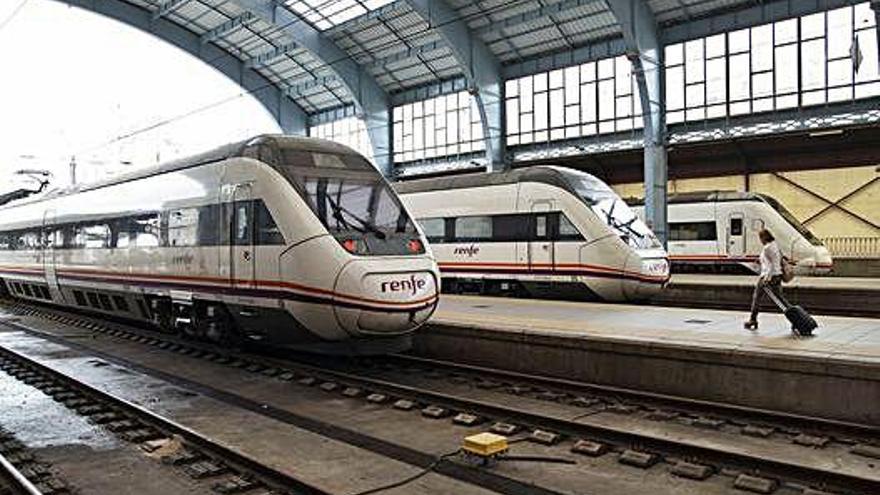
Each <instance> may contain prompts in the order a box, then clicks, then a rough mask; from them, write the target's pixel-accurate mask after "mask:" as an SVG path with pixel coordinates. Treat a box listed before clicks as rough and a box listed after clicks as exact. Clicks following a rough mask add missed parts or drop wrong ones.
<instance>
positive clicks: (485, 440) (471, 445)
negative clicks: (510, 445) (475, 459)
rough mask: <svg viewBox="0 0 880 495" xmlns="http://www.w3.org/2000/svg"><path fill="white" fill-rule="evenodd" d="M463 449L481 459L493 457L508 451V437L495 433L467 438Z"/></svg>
mask: <svg viewBox="0 0 880 495" xmlns="http://www.w3.org/2000/svg"><path fill="white" fill-rule="evenodd" d="M462 449H463V450H464V451H465V452H467V453H469V454H473V455H477V456H480V457H491V456H493V455H496V454H500V453H503V452H506V451H507V437H504V436H501V435H496V434H494V433H478V434H476V435H471V436H469V437H465V439H464V445H463V446H462Z"/></svg>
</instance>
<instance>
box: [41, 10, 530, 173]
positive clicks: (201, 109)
mask: <svg viewBox="0 0 880 495" xmlns="http://www.w3.org/2000/svg"><path fill="white" fill-rule="evenodd" d="M27 1H29V0H24V3H26V2H27ZM528 1H529V0H509V1H507V2H505V3H502V4H499V5H497V6H494V7H493V8H492V9H489V10H486V11H482V12H477V13H474V14H467V15H456V16H454V17H453V18H451V19H448V20H446V21H444V22H441V23H437V24H432V23H430V21H428V20H427V19H426V20H425V21H426V23H427V25H426V27H425V29H423V30H421V31H417V32H414V33H408V34H407V36H408V37H412V36H418V35H420V34H425V33H430V32H431V31H432V30H434V29H436V28H438V27H442V26H445V25H447V24H452V23H454V22H458V21H467V20H469V19H470V18H472V17H477V16H483V15H488V14H491V13H493V12H495V11H498V10H501V9H504V8H508V7H511V6H516V5H518V4H524V3H527V2H528ZM305 22H306V21H305V19H302V18H301V17H297V18H296V19H295V20H293V21H291V22H288V23H286V24H282V25H280V26H273V29H274V30H278V31H281V30H284V29H286V28H288V27H291V26H293V25H295V24H298V23H305ZM257 37H261V35H259V34H257V33H253V32H251V35H250V36H249V37H247V38H245V39H244V40H242V42H248V41H249V40H252V39H254V38H257ZM400 42H401V41H400V40H399V39H395V40H393V41H389V42H387V43H384V44H381V45H378V46H371V47H370V49H371V50H372V51H374V52H375V51H379V50H382V49H383V48H388V47H391V46H394V45H397V44H399V43H400ZM215 45H216V43H215ZM218 48H221V49H223V48H222V47H220V46H219V45H218ZM340 50H341V51H344V50H342V49H341V48H340ZM230 56H234V55H233V54H232V53H229V52H226V53H224V54H223V55H220V56H217V57H214V58H212V59H208V60H203V62H204V63H206V64H208V65H211V64H212V63H214V62H217V61H219V60H222V59H224V58H227V57H230ZM346 60H351V61H352V62H354V63H358V62H357V61H356V60H355V59H354V57H353V56H352V55H350V54H348V53H346V54H345V55H344V56H343V57H340V58H337V59H334V60H331V61H327V62H324V63H323V64H322V65H323V66H327V67H331V66H333V65H335V64H339V63H342V62H344V61H346ZM358 65H360V64H358ZM263 77H266V76H263ZM267 79H269V78H268V77H267ZM272 88H279V84H278V83H276V82H272V81H271V80H270V81H269V82H268V83H266V84H262V85H259V86H257V87H255V88H251V89H247V88H243V91H241V92H239V93H237V94H235V95H230V96H228V97H225V98H221V99H218V100H216V101H214V102H211V103H208V104H205V105H202V106H199V107H196V108H193V109H191V110H189V111H186V112H183V113H180V114H177V115H175V116H172V117H168V118H166V119H162V120H160V121H158V122H154V123H152V124H150V125H147V126H144V127H140V128H137V129H134V130H131V131H129V132H126V133H124V134H121V135H119V136H116V137H114V138H112V139H109V140H107V141H104V142H101V143H99V144H96V145H93V146H89V147H87V148H83V149H81V150H78V151H75V152H73V153H71V155H73V156H76V155H80V154H84V153H88V152H93V151H96V150H99V149H102V148H105V147H107V146H110V145H113V144H116V143H118V142H121V141H125V140H127V139H131V138H132V137H135V136H137V135H140V134H144V133H146V132H150V131H153V130H155V129H158V128H160V127H164V126H166V125H170V124H173V123H175V122H178V121H180V120H183V119H185V118H188V117H191V116H193V115H196V114H199V113H202V112H204V111H207V110H210V109H212V108H215V107H218V106H221V105H224V104H226V103H229V102H230V101H234V100H237V99H239V98H243V97H245V96H248V95H251V96H255V95H256V94H257V93H259V92H261V91H265V90H267V89H272ZM279 89H281V88H279ZM285 93H286V91H285Z"/></svg>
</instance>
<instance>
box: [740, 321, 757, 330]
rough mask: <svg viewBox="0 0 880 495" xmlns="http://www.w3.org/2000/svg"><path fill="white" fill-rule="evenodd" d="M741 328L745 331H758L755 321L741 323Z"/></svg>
mask: <svg viewBox="0 0 880 495" xmlns="http://www.w3.org/2000/svg"><path fill="white" fill-rule="evenodd" d="M743 328H745V329H746V330H757V329H758V322H757V321H747V322H745V323H743Z"/></svg>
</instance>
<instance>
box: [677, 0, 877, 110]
mask: <svg viewBox="0 0 880 495" xmlns="http://www.w3.org/2000/svg"><path fill="white" fill-rule="evenodd" d="M664 50H665V57H664V58H665V71H666V108H667V111H668V112H667V122H668V123H670V124H675V123H679V122H690V121H700V120H707V119H713V118H724V117H727V116H736V115H747V114H752V113H759V112H768V111H776V110H784V109H792V108H800V107H808V106H813V105H824V104H827V103H833V102H842V101H850V100H853V99H859V98H869V97H875V96H878V95H880V70H878V56H877V26H876V16H875V14H874V12H873V11H872V10H871V7H870V4H869V3H868V2H863V3H859V4H856V5H848V6H844V7H841V8H837V9H832V10H828V11H825V12H818V13H815V14H810V15H805V16H801V17H796V18H792V19H786V20H781V21H777V22H773V23H768V24H762V25H759V26H754V27H750V28H745V29H740V30H737V31H731V32H728V33H721V34H717V35H713V36H709V37H706V38H699V39H695V40H689V41H686V42H682V43H674V44H671V45H667V46H666V47H665V48H664Z"/></svg>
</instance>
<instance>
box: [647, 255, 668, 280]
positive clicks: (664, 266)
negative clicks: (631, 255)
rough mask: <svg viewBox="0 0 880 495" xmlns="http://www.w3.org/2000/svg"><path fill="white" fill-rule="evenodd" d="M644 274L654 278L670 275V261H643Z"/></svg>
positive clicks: (656, 259)
mask: <svg viewBox="0 0 880 495" xmlns="http://www.w3.org/2000/svg"><path fill="white" fill-rule="evenodd" d="M642 273H644V274H646V275H654V276H666V275H669V261H668V260H666V259H663V258H655V259H646V260H642Z"/></svg>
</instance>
